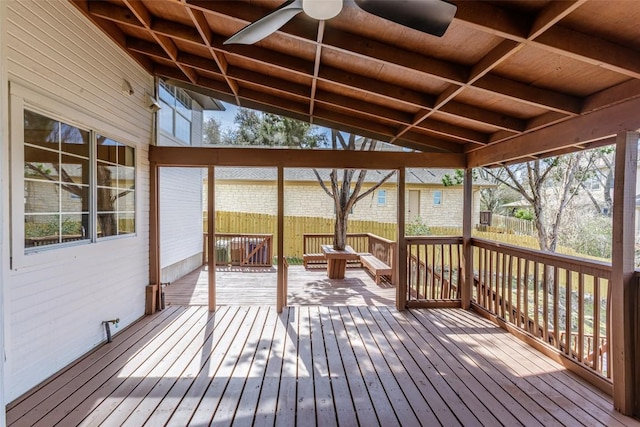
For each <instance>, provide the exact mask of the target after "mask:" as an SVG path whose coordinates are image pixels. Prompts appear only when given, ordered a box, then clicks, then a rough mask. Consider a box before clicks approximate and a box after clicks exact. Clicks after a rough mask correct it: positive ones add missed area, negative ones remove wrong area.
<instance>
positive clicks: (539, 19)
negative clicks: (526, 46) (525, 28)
mask: <svg viewBox="0 0 640 427" xmlns="http://www.w3.org/2000/svg"><path fill="white" fill-rule="evenodd" d="M586 2H587V0H571V1H569V0H565V1H554V2H550V3H549V4H548V5H546V6H545V7H544V8H543V9H542V10H541V11H540V12H539V13H538V15H537V16H536V19H535V20H534V21H533V24H532V25H531V28H530V30H529V36H528V37H527V39H528V40H533V39H535V38H536V37H538V36H540V35H541V34H543V33H544V32H545V31H547V30H549V29H550V28H551V27H553V26H554V25H556V24H557V23H558V22H560V21H561V20H562V19H563V18H565V17H566V16H567V15H569V14H570V13H571V12H573V11H574V10H576V9H577V8H579V7H580V6H582V5H583V4H585V3H586Z"/></svg>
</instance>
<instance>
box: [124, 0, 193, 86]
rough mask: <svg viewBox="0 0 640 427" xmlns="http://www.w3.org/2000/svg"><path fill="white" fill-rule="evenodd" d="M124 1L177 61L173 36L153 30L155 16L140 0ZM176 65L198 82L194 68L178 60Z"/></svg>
mask: <svg viewBox="0 0 640 427" xmlns="http://www.w3.org/2000/svg"><path fill="white" fill-rule="evenodd" d="M122 2H123V3H124V4H125V5H126V6H127V7H128V8H129V10H130V11H131V13H133V14H134V15H135V16H136V18H138V20H139V21H140V22H141V23H142V25H143V26H144V28H145V29H146V30H147V32H149V33H150V34H151V36H152V37H153V38H154V40H155V41H156V43H158V45H160V47H162V48H163V49H164V50H165V52H167V55H169V57H170V58H171V59H172V60H173V61H176V60H177V59H178V47H177V46H176V44H175V43H174V42H173V40H172V39H171V38H169V37H167V36H163V35H160V34H158V33H157V32H155V31H151V26H152V25H153V16H152V15H151V13H149V11H148V10H147V8H146V6H145V5H144V4H143V3H142V2H141V1H139V0H122ZM176 65H177V66H178V67H179V68H180V70H181V71H182V72H183V73H184V75H185V76H187V77H188V78H189V80H190V81H191V83H193V84H195V83H196V81H197V80H198V75H197V74H196V72H195V71H194V70H192V69H191V68H189V67H186V66H184V65H182V64H180V63H178V62H176Z"/></svg>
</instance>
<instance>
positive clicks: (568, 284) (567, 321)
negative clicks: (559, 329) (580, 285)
mask: <svg viewBox="0 0 640 427" xmlns="http://www.w3.org/2000/svg"><path fill="white" fill-rule="evenodd" d="M565 294H566V295H565V302H564V310H565V330H566V332H565V335H566V348H565V349H564V351H565V353H566V354H569V355H571V352H572V348H571V334H572V332H573V330H572V329H571V311H572V310H571V271H569V270H568V269H565Z"/></svg>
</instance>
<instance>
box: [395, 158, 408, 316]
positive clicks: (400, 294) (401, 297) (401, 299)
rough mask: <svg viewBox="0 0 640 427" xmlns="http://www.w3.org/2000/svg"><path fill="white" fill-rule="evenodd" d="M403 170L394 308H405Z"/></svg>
mask: <svg viewBox="0 0 640 427" xmlns="http://www.w3.org/2000/svg"><path fill="white" fill-rule="evenodd" d="M405 200H406V199H405V168H400V169H398V220H397V222H398V231H397V234H396V235H397V239H396V241H397V244H396V245H397V246H396V253H395V254H394V255H395V270H396V271H395V274H394V275H393V277H394V278H395V282H396V283H394V285H395V286H396V308H397V309H398V310H404V309H406V308H407V243H406V242H405V239H404V227H405V210H406V206H405Z"/></svg>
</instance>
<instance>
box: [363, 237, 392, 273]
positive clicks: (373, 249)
mask: <svg viewBox="0 0 640 427" xmlns="http://www.w3.org/2000/svg"><path fill="white" fill-rule="evenodd" d="M367 236H368V245H367V250H366V252H368V253H370V254H371V255H373V256H375V257H376V258H378V259H379V260H380V261H382V262H384V263H385V264H387V265H389V266H393V264H394V256H395V251H396V242H394V241H393V240H388V239H385V238H382V237H380V236H376V235H375V234H371V233H367Z"/></svg>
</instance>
